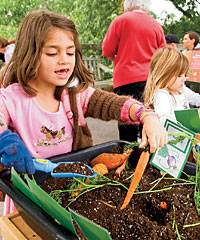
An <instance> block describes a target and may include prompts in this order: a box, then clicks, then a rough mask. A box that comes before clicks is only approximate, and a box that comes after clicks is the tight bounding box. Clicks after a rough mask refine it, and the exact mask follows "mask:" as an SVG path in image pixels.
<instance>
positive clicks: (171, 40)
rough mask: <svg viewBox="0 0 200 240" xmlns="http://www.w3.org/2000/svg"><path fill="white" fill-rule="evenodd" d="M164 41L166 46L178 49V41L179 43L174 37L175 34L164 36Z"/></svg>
mask: <svg viewBox="0 0 200 240" xmlns="http://www.w3.org/2000/svg"><path fill="white" fill-rule="evenodd" d="M165 40H166V42H167V46H169V47H177V48H179V44H180V41H179V38H178V37H177V36H176V34H168V35H166V36H165Z"/></svg>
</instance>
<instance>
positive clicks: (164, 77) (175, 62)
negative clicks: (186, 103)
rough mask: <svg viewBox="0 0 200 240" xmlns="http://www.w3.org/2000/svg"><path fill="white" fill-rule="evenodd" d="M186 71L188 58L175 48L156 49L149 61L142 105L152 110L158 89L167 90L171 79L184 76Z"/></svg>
mask: <svg viewBox="0 0 200 240" xmlns="http://www.w3.org/2000/svg"><path fill="white" fill-rule="evenodd" d="M188 70H189V61H188V58H187V57H186V56H185V55H184V54H183V53H181V52H180V51H179V50H178V49H177V48H173V47H164V48H160V49H158V50H157V51H156V52H155V53H154V55H153V56H152V59H151V63H150V71H149V76H148V79H147V82H146V86H145V90H144V94H143V97H144V104H145V105H147V106H149V107H151V108H154V106H153V101H154V95H155V93H156V91H158V90H159V89H166V90H168V85H169V82H170V80H171V79H172V78H173V77H175V78H177V77H178V76H180V75H182V74H186V73H187V72H188ZM175 81H176V79H175ZM168 91H169V90H168ZM169 92H170V91H169Z"/></svg>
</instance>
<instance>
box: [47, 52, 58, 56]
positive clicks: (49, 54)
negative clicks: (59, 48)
mask: <svg viewBox="0 0 200 240" xmlns="http://www.w3.org/2000/svg"><path fill="white" fill-rule="evenodd" d="M56 54H57V53H47V55H48V56H55V55H56Z"/></svg>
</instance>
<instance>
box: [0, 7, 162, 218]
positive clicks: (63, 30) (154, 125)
mask: <svg viewBox="0 0 200 240" xmlns="http://www.w3.org/2000/svg"><path fill="white" fill-rule="evenodd" d="M11 62H12V65H11V66H10V67H9V74H8V75H7V76H6V78H5V79H4V81H3V86H4V88H2V89H0V109H1V111H0V133H1V135H0V149H1V151H0V154H2V160H1V162H2V163H4V165H6V166H7V167H8V166H9V167H11V166H14V168H15V169H16V170H17V171H18V172H25V171H28V172H29V173H30V174H33V173H34V171H35V169H34V165H33V162H32V157H31V156H33V157H35V158H49V157H51V156H55V155H58V154H64V153H68V152H71V151H74V150H77V149H82V148H85V147H89V146H92V144H93V143H92V136H91V133H90V131H89V129H88V127H87V124H86V120H85V117H93V118H99V119H102V120H106V121H108V120H111V119H115V120H119V121H122V122H127V123H136V122H142V123H143V135H142V143H141V145H140V147H141V148H142V147H144V146H145V145H146V144H147V141H148V142H149V144H150V151H151V152H154V151H155V149H157V148H159V147H163V146H164V144H166V143H167V133H166V131H165V129H164V128H163V127H162V125H161V124H160V122H159V119H158V118H157V115H156V114H155V113H154V112H153V111H149V110H148V109H147V108H146V107H145V106H144V105H143V104H141V103H140V102H138V101H136V100H134V99H132V98H130V97H127V96H117V95H115V94H114V93H108V92H105V91H102V90H100V89H94V88H93V87H92V86H93V79H92V77H91V74H90V72H89V71H88V70H87V68H86V67H85V66H84V64H83V61H82V54H81V45H80V42H79V39H78V32H77V31H76V28H75V25H74V23H73V22H72V21H71V20H69V19H67V18H66V17H64V16H62V15H58V14H56V13H53V12H49V11H41V10H40V11H34V12H32V13H30V14H28V15H27V16H26V17H25V18H24V19H23V21H22V22H21V24H20V27H19V30H18V34H17V38H16V44H15V50H14V53H13V56H12V59H11ZM8 127H9V128H11V129H12V130H13V131H14V132H16V133H17V134H18V135H19V136H20V138H18V139H17V136H18V135H17V134H16V133H12V132H10V131H9V130H8ZM2 146H3V148H1V147H2ZM9 146H11V148H9ZM13 146H14V148H13ZM26 147H27V148H28V152H30V154H29V153H27V151H26ZM5 207H6V208H5V211H4V213H5V214H7V213H9V212H11V211H13V209H11V208H12V207H13V204H12V202H11V201H10V199H9V198H8V197H7V198H6V202H5ZM9 207H10V208H9Z"/></svg>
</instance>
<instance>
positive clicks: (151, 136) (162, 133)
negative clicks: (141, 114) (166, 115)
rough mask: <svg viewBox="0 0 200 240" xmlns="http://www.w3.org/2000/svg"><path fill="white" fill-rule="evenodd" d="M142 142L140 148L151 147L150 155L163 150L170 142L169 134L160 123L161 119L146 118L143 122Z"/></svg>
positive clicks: (151, 116)
mask: <svg viewBox="0 0 200 240" xmlns="http://www.w3.org/2000/svg"><path fill="white" fill-rule="evenodd" d="M143 122H144V124H143V129H142V141H141V144H140V146H139V148H143V147H145V146H146V145H147V144H148V143H149V145H150V153H154V152H155V150H156V149H158V148H162V147H163V146H164V145H166V144H167V142H168V133H167V131H166V130H165V128H164V127H163V126H162V124H161V123H160V121H159V119H158V118H157V117H155V116H153V115H150V116H146V117H145V118H144V120H143Z"/></svg>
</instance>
